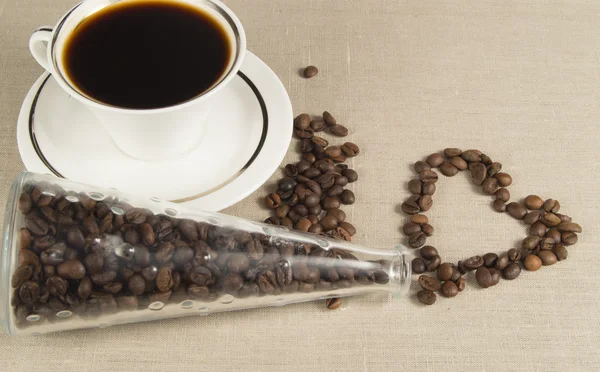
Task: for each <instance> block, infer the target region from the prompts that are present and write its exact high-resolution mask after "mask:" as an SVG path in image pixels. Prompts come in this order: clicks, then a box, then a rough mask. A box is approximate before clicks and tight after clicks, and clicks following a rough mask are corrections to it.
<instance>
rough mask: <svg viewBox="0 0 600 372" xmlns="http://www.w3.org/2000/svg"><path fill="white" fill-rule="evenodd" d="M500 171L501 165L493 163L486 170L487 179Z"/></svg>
mask: <svg viewBox="0 0 600 372" xmlns="http://www.w3.org/2000/svg"><path fill="white" fill-rule="evenodd" d="M501 170H502V164H500V163H498V162H494V163H492V164H490V166H489V167H488V168H487V174H488V176H489V177H494V176H495V175H496V174H498V172H500V171H501Z"/></svg>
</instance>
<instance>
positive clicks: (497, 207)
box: [492, 199, 506, 213]
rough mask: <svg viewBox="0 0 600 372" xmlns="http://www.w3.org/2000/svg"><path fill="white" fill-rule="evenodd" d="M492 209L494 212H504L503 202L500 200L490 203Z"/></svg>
mask: <svg viewBox="0 0 600 372" xmlns="http://www.w3.org/2000/svg"><path fill="white" fill-rule="evenodd" d="M492 208H494V210H495V211H496V212H500V213H502V212H506V204H505V202H504V201H503V200H501V199H496V200H494V201H493V202H492Z"/></svg>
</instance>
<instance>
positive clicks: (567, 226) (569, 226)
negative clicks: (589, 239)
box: [557, 222, 583, 233]
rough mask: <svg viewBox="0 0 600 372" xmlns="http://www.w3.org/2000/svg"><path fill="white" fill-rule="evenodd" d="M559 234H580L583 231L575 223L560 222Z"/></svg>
mask: <svg viewBox="0 0 600 372" xmlns="http://www.w3.org/2000/svg"><path fill="white" fill-rule="evenodd" d="M557 229H558V231H560V232H570V233H581V232H582V231H583V229H582V228H581V226H579V224H576V223H575V222H561V223H560V224H559V225H558V227H557Z"/></svg>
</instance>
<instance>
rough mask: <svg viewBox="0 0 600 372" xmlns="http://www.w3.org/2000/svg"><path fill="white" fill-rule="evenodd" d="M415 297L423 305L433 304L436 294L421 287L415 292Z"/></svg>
mask: <svg viewBox="0 0 600 372" xmlns="http://www.w3.org/2000/svg"><path fill="white" fill-rule="evenodd" d="M417 299H418V300H419V302H420V303H422V304H424V305H433V304H434V303H435V300H436V295H435V293H434V292H432V291H428V290H425V289H423V290H420V291H419V292H417Z"/></svg>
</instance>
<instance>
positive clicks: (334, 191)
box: [327, 185, 344, 196]
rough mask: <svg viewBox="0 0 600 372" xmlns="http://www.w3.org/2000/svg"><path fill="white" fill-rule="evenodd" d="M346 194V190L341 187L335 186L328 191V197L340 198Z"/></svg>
mask: <svg viewBox="0 0 600 372" xmlns="http://www.w3.org/2000/svg"><path fill="white" fill-rule="evenodd" d="M343 192H344V188H343V187H342V186H340V185H334V186H333V187H331V188H330V189H329V190H328V191H327V196H340V195H342V193H343Z"/></svg>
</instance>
